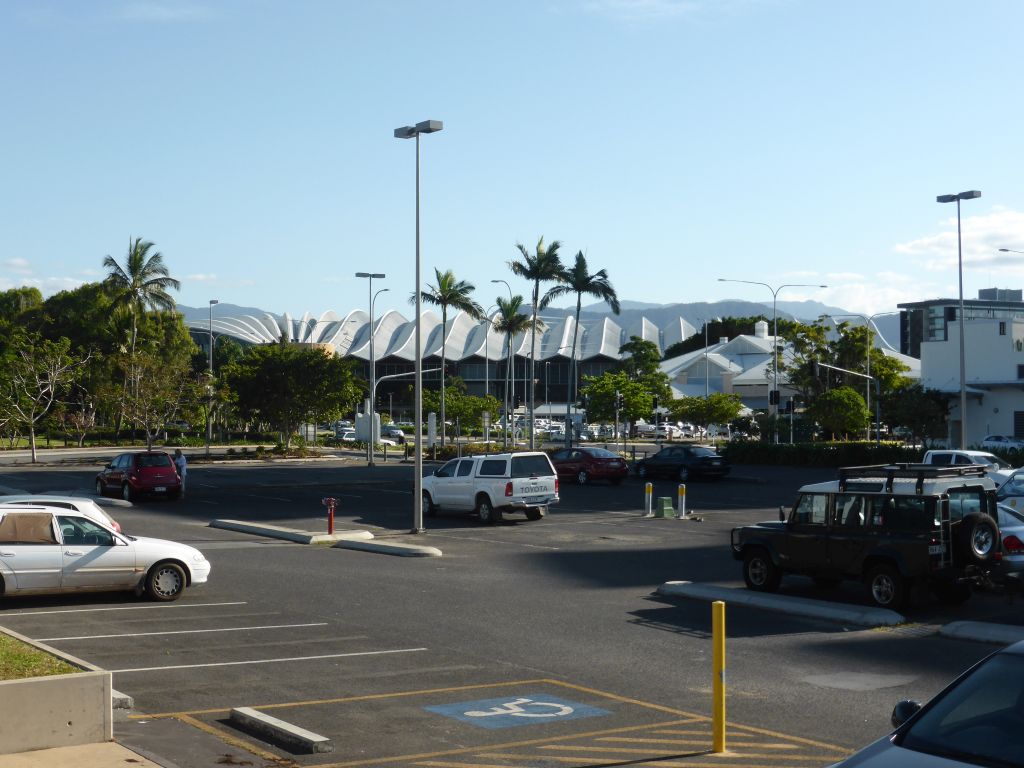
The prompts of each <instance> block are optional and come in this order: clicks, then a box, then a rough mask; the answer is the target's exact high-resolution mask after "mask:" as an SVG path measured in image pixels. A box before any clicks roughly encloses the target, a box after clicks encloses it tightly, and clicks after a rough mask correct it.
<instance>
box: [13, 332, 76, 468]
mask: <svg viewBox="0 0 1024 768" xmlns="http://www.w3.org/2000/svg"><path fill="white" fill-rule="evenodd" d="M69 347H70V343H69V342H68V340H67V339H61V340H60V341H50V340H49V339H44V338H42V337H41V336H39V334H36V333H30V332H27V331H25V330H23V329H20V328H19V329H16V330H15V331H14V332H13V334H12V337H11V339H10V340H9V347H8V350H7V353H6V354H5V355H4V358H3V360H2V363H3V364H2V369H0V419H7V420H9V421H10V422H13V423H14V424H16V425H21V426H24V427H25V428H26V429H28V433H29V445H30V447H31V449H32V463H33V464H34V463H35V462H36V459H37V454H36V427H37V425H38V424H39V423H40V422H41V421H42V420H43V419H44V418H46V416H47V415H48V414H49V413H50V410H51V409H52V408H53V407H54V406H55V405H57V404H58V403H59V401H60V397H61V396H62V395H63V393H64V392H65V391H66V390H67V388H68V387H69V386H70V384H71V383H72V382H73V381H74V379H75V377H76V376H77V375H78V369H79V368H80V367H81V365H82V363H83V361H82V360H78V359H75V358H72V357H71V356H70V355H69V354H68V349H69Z"/></svg>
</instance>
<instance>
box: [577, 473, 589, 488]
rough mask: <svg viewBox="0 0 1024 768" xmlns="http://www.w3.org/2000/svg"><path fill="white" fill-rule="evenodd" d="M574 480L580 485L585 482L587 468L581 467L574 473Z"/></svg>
mask: <svg viewBox="0 0 1024 768" xmlns="http://www.w3.org/2000/svg"><path fill="white" fill-rule="evenodd" d="M576 482H577V483H579V484H580V485H586V484H587V470H585V469H581V470H580V471H579V472H577V473H576Z"/></svg>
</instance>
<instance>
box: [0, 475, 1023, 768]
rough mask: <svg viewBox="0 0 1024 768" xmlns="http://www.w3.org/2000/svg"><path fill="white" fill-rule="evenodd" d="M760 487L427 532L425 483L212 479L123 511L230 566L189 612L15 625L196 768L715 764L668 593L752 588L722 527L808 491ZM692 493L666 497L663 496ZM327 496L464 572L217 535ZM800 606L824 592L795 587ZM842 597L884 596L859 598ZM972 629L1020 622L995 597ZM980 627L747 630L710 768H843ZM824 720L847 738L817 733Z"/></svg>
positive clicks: (29, 480)
mask: <svg viewBox="0 0 1024 768" xmlns="http://www.w3.org/2000/svg"><path fill="white" fill-rule="evenodd" d="M91 471H92V470H90V469H88V468H64V469H60V470H56V469H53V468H47V469H39V470H34V469H24V468H18V469H17V470H16V471H11V470H8V471H5V472H4V474H3V477H2V479H0V482H2V483H3V484H7V485H12V484H14V483H13V482H12V481H13V480H17V481H18V482H19V483H20V484H21V486H22V487H29V488H30V489H31V490H37V491H40V490H55V489H58V488H60V487H64V488H67V487H71V485H74V484H77V486H83V485H84V486H85V487H88V484H89V482H88V481H89V479H90V478H91V474H90V473H91ZM761 472H762V474H760V475H758V476H755V475H754V473H753V471H752V472H751V475H750V476H740V477H738V478H734V479H731V480H727V481H725V482H721V483H693V484H691V485H690V487H689V489H688V491H689V492H688V499H689V501H690V508H691V510H693V511H695V512H696V513H697V516H698V518H700V519H701V520H702V522H698V521H697V520H687V521H682V520H671V519H643V518H641V517H640V516H639V513H640V511H641V508H642V502H643V487H642V484H641V483H639V482H638V481H633V480H631V481H627V483H625V484H623V485H622V486H620V487H618V488H612V487H610V486H602V485H594V486H585V487H582V488H580V487H577V486H569V485H563V489H562V496H563V503H562V504H561V505H559V507H558V508H557V509H555V510H553V511H552V514H551V515H550V516H549V517H548V518H547V519H545V520H543V521H540V522H535V523H527V522H526V521H525V520H522V519H521V518H515V517H511V518H509V519H508V521H507V522H505V523H504V524H501V525H497V526H482V525H480V524H479V523H478V522H476V521H475V520H473V519H471V518H468V517H465V516H448V515H439V516H438V517H436V518H428V520H427V526H428V532H427V533H426V534H424V535H421V536H416V537H410V536H409V535H408V534H407V533H406V531H407V530H408V526H409V523H410V522H411V518H410V507H411V477H410V476H409V471H408V468H407V467H401V466H393V467H378V468H377V469H375V470H368V469H366V468H365V467H359V466H341V465H338V464H328V463H321V464H314V463H310V464H305V465H299V464H296V465H292V466H279V465H278V466H257V465H248V466H245V467H238V466H231V465H213V466H209V467H204V466H201V465H194V466H193V469H192V472H191V478H190V479H191V480H192V484H191V487H190V489H189V493H188V496H187V497H186V499H185V500H184V501H182V502H180V503H171V502H164V501H147V502H142V503H139V504H137V505H135V506H133V507H130V508H128V507H119V506H111V507H110V509H111V511H112V512H113V513H114V515H115V517H117V518H118V519H119V520H120V521H121V523H122V525H123V526H124V527H125V530H126V531H128V532H129V533H144V534H146V535H157V536H162V537H167V538H172V539H176V540H180V541H185V542H187V543H190V544H193V545H194V546H197V547H199V548H200V549H202V550H203V551H204V552H205V553H206V554H207V557H208V558H209V559H210V560H211V562H212V563H213V572H212V574H211V580H210V583H209V584H208V585H206V586H204V587H202V588H200V589H196V590H190V591H188V592H187V593H186V594H185V596H184V597H183V598H182V599H181V600H179V601H178V602H176V603H173V604H170V605H159V604H154V603H147V602H144V601H139V600H137V599H135V598H134V597H133V596H131V595H124V596H121V595H91V596H74V597H48V598H35V599H31V600H11V601H8V602H7V604H6V605H5V607H4V608H3V609H2V619H0V620H2V622H3V624H4V625H6V626H9V627H10V628H12V629H14V630H16V631H19V632H21V633H23V634H26V635H28V636H30V637H33V638H36V639H45V641H46V642H47V643H49V644H52V645H54V646H56V647H58V648H61V649H62V650H65V651H67V652H70V653H72V654H74V655H76V656H79V657H81V658H85V659H87V660H88V661H90V662H92V663H95V664H97V665H99V666H102V667H104V668H106V669H110V670H112V671H113V673H114V685H115V687H116V688H118V689H119V690H121V691H123V692H125V693H128V694H129V695H131V696H133V697H134V698H135V702H136V709H135V712H134V714H133V716H132V718H131V719H130V720H126V721H124V722H121V723H119V724H118V726H117V734H118V737H119V738H120V739H122V740H123V741H125V742H126V743H128V744H129V745H132V746H137V747H138V748H140V749H142V750H143V751H146V752H149V753H150V754H153V755H158V756H160V755H162V756H164V757H165V759H168V760H169V761H171V762H173V763H174V764H175V765H177V766H180V767H181V768H185V767H186V766H192V765H196V766H206V765H212V764H214V763H213V762H211V760H214V759H215V758H216V759H217V760H220V759H228V758H227V757H226V756H230V759H231V760H244V759H248V760H252V759H254V758H253V756H254V755H255V756H256V758H257V759H262V760H265V761H267V763H269V762H271V761H280V760H286V761H292V762H294V763H296V764H301V765H363V764H393V765H437V766H440V765H451V766H455V765H459V766H463V765H470V764H471V765H482V764H486V765H537V764H539V763H540V762H541V761H542V759H544V758H545V757H546V758H547V759H548V761H552V758H554V757H558V758H562V759H561V760H554V761H553V762H554V763H557V764H562V765H591V764H593V763H594V762H601V763H607V762H616V761H618V762H622V761H626V760H638V759H660V760H669V761H670V760H671V759H672V758H685V759H686V760H687V762H686V765H693V764H700V762H699V761H698V762H697V763H695V762H693V761H694V760H697V758H698V757H699V756H700V755H701V754H702V753H703V752H704V751H705V750H706V749H707V748H708V747H709V745H710V723H709V720H708V718H709V714H710V699H709V688H710V670H709V652H710V648H709V636H710V615H709V612H708V610H707V606H706V605H703V604H698V603H695V602H693V601H685V600H682V601H679V600H671V599H663V598H658V597H657V596H654V595H653V594H652V593H653V590H654V589H655V588H656V587H657V586H658V585H659V584H661V583H663V582H664V581H669V580H679V579H686V580H698V581H699V580H706V581H712V582H717V583H725V584H733V585H736V586H739V585H740V584H741V581H740V569H739V564H738V563H736V562H734V561H732V559H731V558H730V557H729V553H728V545H727V542H728V529H729V528H730V527H731V526H732V525H734V524H737V523H739V522H745V521H748V520H756V519H762V518H765V517H772V516H774V510H775V509H777V507H778V504H779V503H785V502H786V501H788V499H789V497H791V495H792V492H793V490H794V487H791V485H790V482H789V481H790V479H791V478H787V477H785V476H782V477H780V476H779V475H785V473H787V472H791V470H784V471H781V472H780V471H775V470H768V471H764V470H762V471H761ZM737 474H742V473H740V472H738V473H737ZM797 474H800V475H801V477H806V473H796V472H793V475H794V479H795V475H797ZM797 482H801V481H797ZM61 483H63V484H64V485H63V486H62V485H61ZM69 484H70V485H69ZM77 486H76V487H77ZM674 491H675V484H673V483H664V484H661V483H659V484H657V485H656V494H658V495H674ZM326 495H333V496H336V497H338V498H340V499H341V500H342V508H341V512H340V514H339V516H338V525H339V526H351V527H364V528H367V529H371V530H373V531H374V532H375V533H377V534H378V535H380V536H392V537H396V538H399V537H404V538H407V539H408V538H414V539H417V540H419V541H424V542H425V543H427V542H428V543H429V544H430V545H432V546H437V547H439V548H440V549H441V550H442V551H443V552H444V557H442V558H395V557H388V556H382V555H375V554H370V553H360V552H351V551H345V550H337V549H330V548H326V547H319V546H302V545H296V544H289V543H282V542H279V541H274V540H267V539H261V538H257V537H253V536H248V535H245V534H238V533H233V532H230V531H223V530H218V529H213V528H210V527H208V525H207V523H208V522H209V520H210V519H212V518H214V517H236V518H243V519H259V520H262V521H265V522H275V523H278V524H286V525H291V526H293V527H300V528H301V527H306V528H311V529H314V530H315V529H317V528H322V527H324V526H325V525H326V519H325V510H324V508H323V507H322V506H321V505H320V499H321V498H322V497H323V496H326ZM783 594H791V595H813V596H817V597H821V596H822V595H821V593H820V591H818V592H816V591H815V590H814V588H813V586H812V585H811V583H810V581H809V580H806V582H805V580H800V579H794V580H793V581H792V583H788V582H787V583H784V587H783ZM829 597H830V598H831V599H834V600H839V601H844V600H845V601H851V602H857V601H864V600H866V598H865V597H864V596H863V594H862V593H861V592H860V591H859V590H857V589H856V588H854V587H853V586H852V585H851V588H849V589H847V588H845V587H844V588H841V589H839V590H836V591H835V592H834V593H832V594H831V595H829ZM964 611H966V612H968V613H969V614H970V615H972V616H986V617H990V618H991V617H1003V618H1005V619H1007V620H1010V619H1012V618H1013V617H1015V616H1016V614H1019V613H1021V611H1020V604H1019V602H1017V603H1014V602H1010V601H1008V600H1006V599H1005V598H1003V597H1001V596H980V599H974V600H972V601H970V603H969V604H968V606H965V607H964ZM963 614H964V612H963V611H961V612H951V611H950V609H949V608H948V607H946V606H939V605H937V604H935V605H925V606H921V607H920V609H918V611H917V612H915V614H914V615H913V616H912V620H913V621H914V622H915V623H914V624H913V625H912V626H910V627H903V628H900V629H899V630H898V631H892V632H865V631H860V630H859V629H858V628H850V627H842V626H836V625H834V624H827V623H824V622H817V621H813V620H808V619H795V618H787V617H785V616H770V617H767V616H766V615H765V614H764V612H762V611H757V610H754V609H749V608H735V609H730V610H729V625H728V634H729V642H730V663H729V676H730V681H731V684H730V691H731V693H730V704H729V719H730V723H731V726H730V745H731V746H730V755H729V756H728V757H727V758H726V757H715V758H713V761H714V763H715V764H716V765H721V764H725V765H744V766H751V765H762V764H765V762H766V761H770V764H772V765H823V764H826V763H829V762H832V761H834V760H835V759H838V757H839V756H840V755H841V754H843V753H844V752H845V751H848V750H850V749H852V748H855V747H856V746H859V745H861V744H863V743H865V742H866V741H867V740H869V739H870V738H874V737H875V736H878V735H881V734H882V733H884V731H885V728H886V727H887V717H888V711H889V710H890V709H891V706H892V703H894V702H895V700H896V699H897V698H899V697H901V694H903V693H906V694H907V695H908V696H909V695H912V696H914V697H917V698H920V697H922V696H926V695H928V694H930V693H933V692H935V691H936V690H938V689H939V688H940V687H941V686H942V685H943V684H944V683H945V682H946V681H948V679H950V678H951V677H952V676H953V675H954V674H955V673H956V672H958V671H959V670H960V669H962V668H963V667H964V666H966V665H967V664H969V663H970V662H971V661H973V660H975V659H977V658H980V657H981V656H983V655H984V654H985V653H986V652H987V650H988V649H987V648H986V647H985V646H980V645H979V644H976V643H965V642H958V641H951V640H947V639H941V638H937V637H934V632H933V631H932V627H933V626H934V625H935V624H936V623H939V622H942V621H945V620H948V618H949V617H951V616H956V617H963ZM837 691H839V692H842V695H841V696H839V697H837V696H836V693H837ZM766 705H767V706H766ZM233 707H255V708H258V709H259V710H260V711H263V712H266V713H269V714H273V715H274V716H275V717H278V718H281V719H283V720H286V721H289V722H293V723H295V724H297V725H300V726H301V727H303V728H306V729H309V730H311V731H314V732H316V733H320V734H322V735H324V736H327V737H329V738H331V739H332V740H333V741H334V744H335V751H334V752H333V753H331V754H329V755H302V754H298V753H296V752H295V751H293V750H289V749H287V748H284V747H282V746H281V745H279V744H277V743H274V742H271V741H268V740H265V739H263V738H261V737H256V736H253V735H252V734H250V733H247V732H245V731H243V730H241V729H239V728H238V727H236V726H235V725H233V724H232V723H231V722H230V721H229V713H230V710H231V708H233ZM808 707H813V708H814V709H815V711H820V712H822V713H825V714H827V715H834V717H831V719H830V717H824V716H823V717H822V718H821V721H820V722H810V723H809V722H808V721H807V718H806V717H805V716H804V715H803V713H804V712H805V711H806V709H807V708H808ZM517 708H518V711H516V710H517ZM851 709H852V710H856V711H858V712H861V713H863V714H862V715H861V716H860V717H858V718H854V720H853V721H852V722H851V720H850V718H848V717H846V718H842V717H841V715H843V714H844V713H848V711H849V710H851ZM474 712H476V713H484V714H477V715H471V714H468V713H474ZM709 759H710V758H709ZM257 764H259V763H257ZM662 764H668V763H662Z"/></svg>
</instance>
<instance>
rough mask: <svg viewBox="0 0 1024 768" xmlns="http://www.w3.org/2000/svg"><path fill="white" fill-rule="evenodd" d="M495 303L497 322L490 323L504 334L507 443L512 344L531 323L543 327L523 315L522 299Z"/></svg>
mask: <svg viewBox="0 0 1024 768" xmlns="http://www.w3.org/2000/svg"><path fill="white" fill-rule="evenodd" d="M495 303H496V304H497V305H498V314H497V320H494V321H493V322H492V326H493V327H494V330H495V331H497V332H498V333H503V334H505V350H506V351H505V430H504V433H505V438H506V442H507V437H508V429H509V427H510V424H511V422H512V421H513V419H512V415H511V412H512V407H513V404H512V397H513V394H514V389H515V379H514V375H513V370H512V369H513V367H514V366H513V362H514V359H513V357H512V342H513V341H514V340H515V337H516V336H518V335H519V334H521V333H526V332H527V331H528V330H530V328H531V327H536V326H533V325H532V323H533V322H536V323H537V324H538V325H543V322H542V321H540V320H536V321H533V320H531V319H530V316H529V315H524V314H523V297H522V296H519V295H516V296H512V297H511V298H508V299H503V298H502V297H500V296H499V297H498V298H496V299H495Z"/></svg>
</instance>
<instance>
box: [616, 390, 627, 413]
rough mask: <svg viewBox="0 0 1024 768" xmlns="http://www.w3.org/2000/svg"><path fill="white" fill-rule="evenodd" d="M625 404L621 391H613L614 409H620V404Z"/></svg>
mask: <svg viewBox="0 0 1024 768" xmlns="http://www.w3.org/2000/svg"><path fill="white" fill-rule="evenodd" d="M623 405H625V399H624V398H623V397H622V393H621V392H618V391H616V393H615V410H617V411H621V410H622V406H623Z"/></svg>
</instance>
